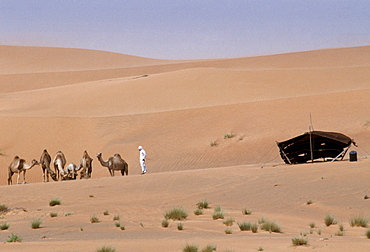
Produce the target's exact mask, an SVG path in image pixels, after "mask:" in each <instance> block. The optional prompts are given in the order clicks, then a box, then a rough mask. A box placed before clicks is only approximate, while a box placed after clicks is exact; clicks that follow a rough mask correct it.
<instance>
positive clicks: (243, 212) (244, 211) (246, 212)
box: [242, 208, 252, 215]
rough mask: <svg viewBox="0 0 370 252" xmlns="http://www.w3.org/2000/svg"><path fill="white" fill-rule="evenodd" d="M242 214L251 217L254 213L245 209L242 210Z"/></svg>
mask: <svg viewBox="0 0 370 252" xmlns="http://www.w3.org/2000/svg"><path fill="white" fill-rule="evenodd" d="M242 214H243V215H250V214H252V211H251V210H250V209H247V208H244V209H243V210H242Z"/></svg>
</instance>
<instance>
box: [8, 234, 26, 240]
mask: <svg viewBox="0 0 370 252" xmlns="http://www.w3.org/2000/svg"><path fill="white" fill-rule="evenodd" d="M22 240H23V239H22V238H21V237H19V236H18V235H16V234H13V233H12V234H11V235H9V236H8V239H7V240H6V242H21V241H22Z"/></svg>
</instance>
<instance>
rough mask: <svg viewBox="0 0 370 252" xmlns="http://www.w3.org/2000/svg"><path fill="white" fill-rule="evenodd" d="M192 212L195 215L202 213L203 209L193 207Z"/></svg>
mask: <svg viewBox="0 0 370 252" xmlns="http://www.w3.org/2000/svg"><path fill="white" fill-rule="evenodd" d="M194 214H195V215H202V214H203V209H200V208H197V209H195V211H194Z"/></svg>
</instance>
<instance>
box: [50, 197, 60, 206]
mask: <svg viewBox="0 0 370 252" xmlns="http://www.w3.org/2000/svg"><path fill="white" fill-rule="evenodd" d="M60 204H61V201H60V199H58V198H55V199H52V200H50V202H49V206H56V205H60Z"/></svg>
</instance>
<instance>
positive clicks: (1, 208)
mask: <svg viewBox="0 0 370 252" xmlns="http://www.w3.org/2000/svg"><path fill="white" fill-rule="evenodd" d="M6 211H9V207H8V206H7V205H4V204H1V205H0V213H3V212H6Z"/></svg>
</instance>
